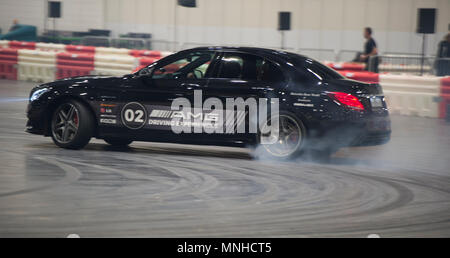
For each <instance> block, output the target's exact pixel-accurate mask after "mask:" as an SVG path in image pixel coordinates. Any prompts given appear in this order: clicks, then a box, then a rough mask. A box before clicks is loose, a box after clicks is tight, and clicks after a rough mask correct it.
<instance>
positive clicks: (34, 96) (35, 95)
mask: <svg viewBox="0 0 450 258" xmlns="http://www.w3.org/2000/svg"><path fill="white" fill-rule="evenodd" d="M47 91H48V89H47V88H44V89H39V90H37V91H35V92H33V94H31V97H30V101H31V102H33V101H35V100H37V99H38V98H39V97H41V96H42V94H44V93H46V92H47Z"/></svg>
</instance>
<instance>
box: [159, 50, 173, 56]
mask: <svg viewBox="0 0 450 258" xmlns="http://www.w3.org/2000/svg"><path fill="white" fill-rule="evenodd" d="M172 54H173V52H170V51H161V57H166V56H170V55H172Z"/></svg>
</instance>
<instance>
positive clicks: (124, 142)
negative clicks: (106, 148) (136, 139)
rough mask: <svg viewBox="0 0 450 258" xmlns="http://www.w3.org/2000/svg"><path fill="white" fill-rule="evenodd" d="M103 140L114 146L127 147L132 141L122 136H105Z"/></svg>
mask: <svg viewBox="0 0 450 258" xmlns="http://www.w3.org/2000/svg"><path fill="white" fill-rule="evenodd" d="M103 140H104V141H105V142H106V143H108V144H110V145H112V146H114V147H127V146H128V145H130V144H131V143H132V142H133V140H130V139H124V138H105V139H103Z"/></svg>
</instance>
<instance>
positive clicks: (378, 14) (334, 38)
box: [105, 0, 450, 58]
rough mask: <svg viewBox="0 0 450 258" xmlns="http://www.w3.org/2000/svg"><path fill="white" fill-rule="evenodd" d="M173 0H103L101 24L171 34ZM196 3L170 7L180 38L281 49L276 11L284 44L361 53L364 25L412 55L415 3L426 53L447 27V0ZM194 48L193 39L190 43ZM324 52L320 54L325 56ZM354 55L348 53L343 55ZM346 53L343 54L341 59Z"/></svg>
mask: <svg viewBox="0 0 450 258" xmlns="http://www.w3.org/2000/svg"><path fill="white" fill-rule="evenodd" d="M175 2H176V1H175V0H107V1H106V3H105V14H106V16H105V27H106V28H108V29H111V30H114V31H115V33H116V34H118V33H125V32H128V31H130V30H131V31H134V32H150V33H152V34H153V36H154V38H157V39H164V40H173V39H174V29H173V24H174V5H175ZM197 2H198V8H196V9H191V8H183V7H179V8H178V9H177V14H178V16H177V17H178V18H177V21H178V33H177V39H178V40H180V41H181V42H200V43H208V44H221V45H222V44H227V45H229V44H236V45H257V46H269V47H280V45H281V43H280V42H281V36H280V35H281V34H280V33H279V32H278V31H277V30H276V28H277V19H278V18H277V13H278V12H279V11H291V12H292V19H293V20H292V25H293V30H292V31H290V32H287V33H286V40H287V42H286V44H287V47H290V48H321V49H330V50H334V51H339V50H361V49H362V45H363V42H364V39H363V38H362V28H364V27H365V26H371V27H372V28H373V29H374V31H375V34H374V37H375V39H376V40H377V42H378V45H379V48H380V50H381V51H382V52H384V53H387V52H402V53H419V52H420V50H421V42H422V41H421V36H420V35H417V34H416V33H415V28H416V23H417V21H416V19H417V8H438V22H437V31H438V32H437V33H436V34H433V35H429V36H428V41H427V46H428V47H427V52H428V53H429V54H434V53H435V52H436V45H437V44H438V42H439V41H440V40H441V39H442V37H443V36H444V34H446V33H447V30H448V25H449V24H450V0H280V1H277V0H197ZM192 45H195V44H192ZM325 55H326V53H325ZM350 55H353V53H352V54H349V56H350ZM348 58H350V57H348Z"/></svg>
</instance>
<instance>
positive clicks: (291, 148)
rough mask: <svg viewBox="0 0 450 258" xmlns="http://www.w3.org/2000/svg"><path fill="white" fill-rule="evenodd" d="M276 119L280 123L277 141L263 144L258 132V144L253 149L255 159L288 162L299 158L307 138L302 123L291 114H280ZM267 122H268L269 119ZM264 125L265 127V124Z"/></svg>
mask: <svg viewBox="0 0 450 258" xmlns="http://www.w3.org/2000/svg"><path fill="white" fill-rule="evenodd" d="M278 118H279V121H280V122H279V137H278V140H277V141H276V142H274V143H269V144H267V143H264V142H263V140H262V139H263V138H262V137H263V135H262V133H261V132H260V133H259V135H258V143H259V144H258V146H257V147H256V149H255V156H256V157H258V158H265V157H269V158H275V159H281V160H288V159H292V158H295V157H297V156H299V155H300V154H301V153H302V152H303V150H304V146H305V142H306V138H307V130H306V127H305V125H304V123H303V122H302V121H301V120H300V119H298V118H297V117H296V116H295V115H293V114H291V113H280V114H279V115H278ZM268 121H270V118H269V119H268ZM265 125H267V122H266V123H265ZM266 142H267V141H266ZM269 142H270V141H269Z"/></svg>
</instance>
